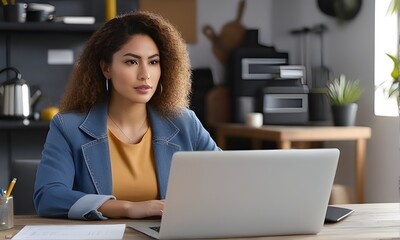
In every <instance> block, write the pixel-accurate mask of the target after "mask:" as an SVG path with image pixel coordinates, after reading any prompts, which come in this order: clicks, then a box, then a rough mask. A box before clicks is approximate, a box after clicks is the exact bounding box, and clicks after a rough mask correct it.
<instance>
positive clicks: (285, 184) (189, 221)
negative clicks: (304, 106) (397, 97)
mask: <svg viewBox="0 0 400 240" xmlns="http://www.w3.org/2000/svg"><path fill="white" fill-rule="evenodd" d="M338 159H339V150H338V149H290V150H289V149H288V150H232V151H213V152H211V151H202V152H177V153H175V154H174V155H173V158H172V165H171V170H170V175H169V180H168V189H167V194H166V200H165V206H164V213H163V216H162V219H161V220H160V221H154V220H139V221H129V222H128V223H127V226H129V227H131V228H134V229H136V230H138V231H140V232H143V233H145V234H146V235H148V236H151V237H153V238H156V239H193V238H231V237H232V238H235V237H256V236H275V235H295V234H317V233H318V232H320V231H321V229H322V227H323V224H324V219H325V214H326V211H327V206H328V201H329V197H330V193H331V189H332V186H333V181H334V177H335V173H336V167H337V163H338Z"/></svg>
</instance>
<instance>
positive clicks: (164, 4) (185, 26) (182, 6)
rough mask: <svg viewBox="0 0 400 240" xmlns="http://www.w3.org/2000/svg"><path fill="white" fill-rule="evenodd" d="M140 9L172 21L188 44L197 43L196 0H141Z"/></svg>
mask: <svg viewBox="0 0 400 240" xmlns="http://www.w3.org/2000/svg"><path fill="white" fill-rule="evenodd" d="M139 9H141V10H147V11H151V12H156V13H159V14H161V15H162V16H163V17H165V18H167V19H168V20H170V21H171V22H172V23H173V24H175V26H176V27H177V28H178V30H179V31H180V32H181V34H182V37H183V38H184V39H185V41H186V42H187V43H195V42H196V41H197V29H196V26H197V24H196V0H139Z"/></svg>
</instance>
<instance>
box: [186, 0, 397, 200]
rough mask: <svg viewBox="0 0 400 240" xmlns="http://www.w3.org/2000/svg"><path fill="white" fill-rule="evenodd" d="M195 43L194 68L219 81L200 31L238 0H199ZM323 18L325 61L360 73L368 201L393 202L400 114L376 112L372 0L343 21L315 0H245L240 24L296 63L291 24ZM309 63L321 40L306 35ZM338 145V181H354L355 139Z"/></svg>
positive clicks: (227, 14) (226, 16)
mask: <svg viewBox="0 0 400 240" xmlns="http://www.w3.org/2000/svg"><path fill="white" fill-rule="evenodd" d="M197 2H198V16H197V17H198V29H197V30H198V42H197V43H196V44H192V45H189V51H190V54H191V59H192V64H193V66H194V67H209V68H211V69H213V71H214V76H215V77H216V78H217V79H216V82H220V81H223V78H222V76H223V69H222V67H221V64H220V63H219V62H218V61H217V60H216V58H215V57H214V55H213V53H212V50H211V43H210V42H209V40H208V39H207V38H206V37H205V36H204V35H203V34H202V32H201V29H202V27H203V26H204V25H205V24H211V25H212V26H213V27H214V29H215V30H216V31H217V32H219V31H220V29H221V27H222V26H223V25H224V24H225V23H227V22H229V21H231V20H232V19H234V18H235V16H236V11H237V5H238V0H198V1H197ZM320 23H324V24H326V25H327V26H328V28H329V31H328V32H327V33H326V34H325V52H324V56H325V65H327V66H328V67H329V68H331V69H332V70H333V71H334V73H335V74H340V73H344V74H346V76H348V77H349V78H359V79H360V80H361V86H362V87H363V88H364V90H365V93H364V95H363V97H362V99H361V100H360V101H359V112H358V118H357V124H358V125H363V126H369V127H371V128H372V138H371V139H370V140H369V141H368V143H367V159H366V164H365V200H366V202H397V201H398V200H399V190H398V189H399V175H400V174H399V171H400V163H399V162H400V161H399V119H398V117H377V116H375V115H374V109H373V108H374V104H373V101H374V94H373V92H374V60H373V59H374V1H373V0H367V1H363V5H362V8H361V11H360V13H359V15H358V16H357V17H356V18H355V19H353V20H352V21H350V22H348V23H346V24H341V25H340V24H338V22H337V21H336V20H335V19H333V18H331V17H329V16H326V15H324V14H322V12H320V11H319V10H318V8H317V1H315V0H247V1H246V10H245V14H244V17H243V24H244V25H245V26H246V27H248V28H258V29H260V33H259V34H260V42H261V43H262V44H266V45H273V46H275V47H276V49H277V50H278V51H286V52H289V56H290V61H291V63H292V64H296V63H299V62H300V51H299V42H300V41H299V39H298V38H296V37H294V36H292V35H290V34H289V31H290V30H292V29H297V28H301V27H304V26H308V27H310V26H314V25H316V24H320ZM308 41H309V45H310V46H312V47H310V48H309V49H308V50H309V52H310V54H311V56H310V59H311V60H310V62H311V63H312V64H316V65H318V64H319V55H320V52H319V42H318V39H317V38H315V37H311V36H310V37H309V39H308ZM326 145H327V146H328V147H329V146H332V147H339V148H340V149H341V158H340V162H339V168H338V172H337V178H336V180H335V181H336V182H337V183H343V184H346V185H349V186H354V183H355V181H354V171H355V170H354V169H355V166H354V154H355V152H354V146H355V144H354V143H353V142H331V143H327V144H326Z"/></svg>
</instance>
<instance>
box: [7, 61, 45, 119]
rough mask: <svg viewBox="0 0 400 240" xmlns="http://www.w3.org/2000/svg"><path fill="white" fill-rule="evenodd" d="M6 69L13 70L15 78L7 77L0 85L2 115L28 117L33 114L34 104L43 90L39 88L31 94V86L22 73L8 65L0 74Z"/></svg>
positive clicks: (16, 117)
mask: <svg viewBox="0 0 400 240" xmlns="http://www.w3.org/2000/svg"><path fill="white" fill-rule="evenodd" d="M6 71H13V72H14V73H15V78H11V79H7V80H6V81H4V82H3V83H2V84H1V85H0V117H4V118H11V119H25V118H28V117H30V116H31V115H32V105H34V104H35V103H36V102H37V101H38V100H39V98H40V96H41V95H42V92H41V91H40V90H39V89H38V90H36V91H35V93H34V94H33V95H32V96H31V94H30V88H29V86H28V84H27V83H26V81H25V80H24V79H22V76H21V73H20V72H19V71H18V70H17V69H16V68H14V67H7V68H4V69H2V70H1V71H0V74H1V73H3V72H6Z"/></svg>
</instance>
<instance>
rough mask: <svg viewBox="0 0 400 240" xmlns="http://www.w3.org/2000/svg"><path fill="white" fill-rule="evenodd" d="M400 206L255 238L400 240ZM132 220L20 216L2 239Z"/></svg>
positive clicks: (364, 208) (368, 208) (358, 208)
mask: <svg viewBox="0 0 400 240" xmlns="http://www.w3.org/2000/svg"><path fill="white" fill-rule="evenodd" d="M399 205H400V204H399V203H377V204H349V205H337V206H341V207H347V208H352V209H355V211H354V212H353V213H352V214H351V215H350V216H349V217H347V218H346V219H344V220H342V221H341V222H339V223H333V224H325V225H324V227H323V229H322V231H321V232H320V233H318V234H316V235H301V236H300V235H293V236H274V237H261V238H254V239H289V240H290V239H310V240H312V239H322V240H323V239H399V237H400V206H399ZM128 221H129V220H128V219H116V220H114V219H113V220H107V221H77V220H65V219H49V218H40V217H38V216H22V215H18V216H15V226H14V228H13V229H9V230H5V231H0V239H7V238H6V237H8V238H10V237H12V236H13V235H15V234H16V233H17V232H18V231H19V230H20V229H22V228H23V227H24V226H25V225H57V224H58V225H59V224H116V223H127V222H128ZM123 239H151V238H150V237H147V236H145V235H144V234H142V233H139V232H137V231H135V230H133V229H131V228H129V227H127V228H126V229H125V234H124V238H123ZM235 239H240V238H235ZM246 239H249V238H246Z"/></svg>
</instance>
